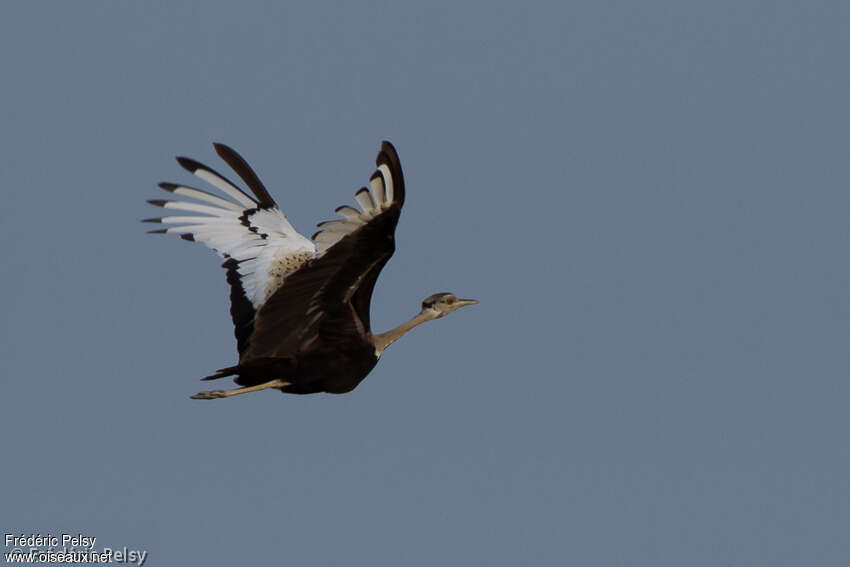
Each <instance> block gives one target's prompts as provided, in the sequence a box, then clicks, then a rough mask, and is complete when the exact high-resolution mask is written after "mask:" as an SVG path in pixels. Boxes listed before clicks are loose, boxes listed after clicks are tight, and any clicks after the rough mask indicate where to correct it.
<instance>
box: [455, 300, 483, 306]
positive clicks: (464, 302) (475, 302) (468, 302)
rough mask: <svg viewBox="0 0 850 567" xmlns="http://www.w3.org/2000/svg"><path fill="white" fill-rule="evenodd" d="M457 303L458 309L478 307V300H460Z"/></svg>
mask: <svg viewBox="0 0 850 567" xmlns="http://www.w3.org/2000/svg"><path fill="white" fill-rule="evenodd" d="M457 303H458V304H459V305H458V307H463V306H464V305H478V300H477V299H458V300H457Z"/></svg>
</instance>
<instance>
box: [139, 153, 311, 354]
mask: <svg viewBox="0 0 850 567" xmlns="http://www.w3.org/2000/svg"><path fill="white" fill-rule="evenodd" d="M215 150H216V152H217V153H218V155H219V156H221V157H222V159H224V161H226V162H227V163H228V165H230V166H231V167H232V168H233V170H234V171H236V173H237V174H238V175H239V177H241V178H242V180H243V181H244V182H245V184H246V185H248V187H249V188H250V189H251V191H252V192H253V193H254V196H255V197H251V196H249V195H248V194H247V193H245V192H244V191H242V190H241V189H239V187H237V186H236V184H234V183H233V182H231V181H230V180H228V179H227V178H226V177H224V176H223V175H221V174H219V173H217V172H216V171H214V170H213V169H211V168H209V167H207V166H205V165H203V164H201V163H198V162H197V161H195V160H192V159H189V158H185V157H178V158H177V161H178V163H179V164H180V165H181V166H182V167H183V168H185V169H186V170H188V171H190V172H191V173H193V174H195V175H196V176H197V177H199V178H201V179H202V180H204V181H206V182H207V183H209V184H210V185H212V186H214V187H216V188H217V189H219V190H220V191H222V193H224V195H226V197H227V198H223V197H219V196H217V195H214V194H212V193H209V192H207V191H203V190H201V189H195V188H193V187H189V186H186V185H178V184H174V183H160V185H159V186H160V187H161V188H162V189H164V190H166V191H169V192H170V193H172V194H174V195H178V196H180V197H186V198H189V199H195V200H197V201H201V203H192V202H187V201H177V200H152V201H148V202H149V203H151V204H152V205H156V206H158V207H163V208H165V209H169V210H174V211H187V212H190V213H198V214H192V215H178V216H167V217H162V218H153V219H146V220H145V222H155V223H164V224H169V225H173V226H170V227H168V228H163V229H159V230H152V231H151V232H156V233H168V234H178V235H180V237H181V238H183V239H184V240H189V241H194V242H202V243H204V244H205V245H206V246H208V247H209V248H211V249H212V250H214V251H215V252H217V253H218V254H219V255H220V256H222V257H223V258H225V262H224V264H222V267H223V268H225V269H226V270H227V282H228V283H229V284H230V300H231V306H230V314H231V317H232V319H233V324H234V326H235V334H236V341H237V346H238V350H239V352H240V353H241V352H243V351H244V350H245V349H246V348H247V346H248V341H249V338H250V335H251V333H252V331H253V323H254V316H255V314H256V312H257V311H258V310H259V309H260V308H261V307H262V306H263V304H264V303H265V302H266V300H267V299H268V298H269V297H270V296H271V295H272V294H273V293H274V292H275V290H277V289H278V288H279V287H280V286H281V285H282V284H283V282H284V281H285V279H286V278H287V277H288V276H289V275H290V274H292V273H293V272H294V271H296V270H297V269H298V268H300V267H301V266H302V265H304V263H306V262H307V261H309V260H310V259H311V258H313V257H315V255H316V246H315V245H314V243H313V242H312V241H311V240H309V239H308V238H306V237H304V236H302V235H301V234H299V233H298V232H296V230H295V229H294V228H293V227H292V225H291V224H290V223H289V221H288V220H287V219H286V216H285V215H284V214H283V212H282V211H281V210H280V208H278V206H277V204H276V203H275V202H274V200H273V199H272V198H271V196H270V195H269V193H268V191H267V190H266V188H265V187H264V186H263V184H262V182H260V180H259V178H258V177H257V175H256V174H255V173H254V171H253V170H252V169H251V168H250V167H249V166H248V164H247V163H246V162H245V160H244V159H242V157H241V156H240V155H239V154H238V153H236V151H234V150H233V149H231V148H229V147H228V146H225V145H224V144H215Z"/></svg>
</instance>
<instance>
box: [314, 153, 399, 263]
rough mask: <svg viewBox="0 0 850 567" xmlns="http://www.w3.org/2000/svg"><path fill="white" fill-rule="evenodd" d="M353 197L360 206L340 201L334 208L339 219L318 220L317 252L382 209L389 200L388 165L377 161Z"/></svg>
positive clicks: (391, 196)
mask: <svg viewBox="0 0 850 567" xmlns="http://www.w3.org/2000/svg"><path fill="white" fill-rule="evenodd" d="M354 200H355V201H357V204H358V205H359V206H360V210H357V209H355V208H354V207H349V206H348V205H344V206H342V207H338V208H337V209H336V211H335V212H336V213H337V214H338V215H339V216H341V217H342V218H341V219H337V220H329V221H325V222H322V223H319V224H318V226H319V228H321V229H322V230H320V231H319V232H317V233H316V234H314V235H313V240H314V241H315V242H316V252H317V255H321V254H324V253H325V251H326V250H327V249H328V248H330V247H331V246H333V245H334V244H336V243H337V242H339V241H340V240H342V239H343V238H344V237H345V236H347V235H349V234H351V233H352V232H354V231H355V230H357V229H358V228H360V227H361V226H363V225H365V224H366V223H367V222H369V221H370V220H371V219H373V218H374V217H376V216H378V215H379V214H381V213H382V212H384V211H386V210H387V209H388V208H389V207H390V205H392V204H393V177H392V173H390V168H389V167H387V165H386V164H381V165H379V166H378V169H377V170H376V171H375V173H373V174H372V177H371V178H369V188H366V187H362V188H360V189H359V190H358V191H357V193H355V194H354Z"/></svg>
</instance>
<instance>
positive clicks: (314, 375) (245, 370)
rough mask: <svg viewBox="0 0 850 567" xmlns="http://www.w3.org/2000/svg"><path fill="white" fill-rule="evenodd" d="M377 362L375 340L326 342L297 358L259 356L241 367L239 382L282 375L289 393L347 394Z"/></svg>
mask: <svg viewBox="0 0 850 567" xmlns="http://www.w3.org/2000/svg"><path fill="white" fill-rule="evenodd" d="M377 363H378V357H377V356H375V350H374V347H373V346H372V345H371V344H367V343H365V342H359V341H351V342H350V343H348V344H336V345H334V346H333V347H328V346H324V345H323V346H321V347H318V348H316V349H314V350H311V351H308V352H305V353H303V354H301V355H299V356H297V357H293V358H263V359H257V360H256V361H252V362H249V363H248V364H247V365H245V366H244V367H243V366H240V367H239V371H238V373H239V377H238V378H236V380H235V382H236V383H237V384H239V385H241V386H253V385H255V384H262V383H263V382H266V381H268V380H270V379H274V378H281V379H283V380H286V381H287V382H291V385H289V386H285V387H283V388H280V390H281V391H282V392H285V393H287V394H316V393H319V392H327V393H329V394H345V393H347V392H350V391H351V390H353V389H354V388H356V387H357V385H358V384H360V382H361V381H363V379H364V378H366V376H367V375H368V374H369V372H371V371H372V369H373V368H374V367H375V365H376V364H377Z"/></svg>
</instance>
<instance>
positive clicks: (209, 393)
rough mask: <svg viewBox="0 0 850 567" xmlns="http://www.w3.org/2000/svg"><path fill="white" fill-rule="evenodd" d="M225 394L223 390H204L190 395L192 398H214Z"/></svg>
mask: <svg viewBox="0 0 850 567" xmlns="http://www.w3.org/2000/svg"><path fill="white" fill-rule="evenodd" d="M226 396H227V394H226V393H225V391H224V390H207V391H205V392H198V393H197V394H195V395H194V396H192V399H193V400H215V399H218V398H224V397H226Z"/></svg>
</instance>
